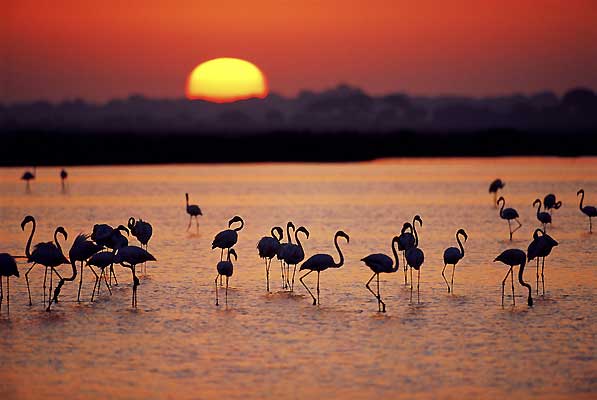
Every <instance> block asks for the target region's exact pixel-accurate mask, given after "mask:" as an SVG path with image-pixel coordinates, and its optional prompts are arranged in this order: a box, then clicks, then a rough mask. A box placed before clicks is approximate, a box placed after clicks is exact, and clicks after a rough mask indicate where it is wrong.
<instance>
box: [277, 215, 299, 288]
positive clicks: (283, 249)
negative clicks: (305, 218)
mask: <svg viewBox="0 0 597 400" xmlns="http://www.w3.org/2000/svg"><path fill="white" fill-rule="evenodd" d="M290 228H292V231H293V232H295V230H296V228H295V227H294V224H293V223H292V222H290V221H289V222H288V223H287V224H286V237H287V243H280V247H279V248H278V252H277V253H276V258H277V259H278V260H280V270H281V273H282V289H286V278H285V274H284V253H285V252H286V247H288V246H289V245H291V244H292V235H291V234H290Z"/></svg>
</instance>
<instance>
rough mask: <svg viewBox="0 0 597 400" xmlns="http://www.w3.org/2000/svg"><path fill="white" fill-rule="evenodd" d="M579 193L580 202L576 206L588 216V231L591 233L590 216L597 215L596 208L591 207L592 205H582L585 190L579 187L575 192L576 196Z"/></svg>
mask: <svg viewBox="0 0 597 400" xmlns="http://www.w3.org/2000/svg"><path fill="white" fill-rule="evenodd" d="M579 195H581V197H580V204H579V205H578V208H579V209H580V211H581V212H582V213H583V214H585V215H586V216H587V217H589V233H593V223H592V222H591V218H593V217H597V208H595V207H593V206H584V207H583V205H582V203H583V201H584V199H585V190H584V189H580V190H579V191H578V192H576V197H578V196H579Z"/></svg>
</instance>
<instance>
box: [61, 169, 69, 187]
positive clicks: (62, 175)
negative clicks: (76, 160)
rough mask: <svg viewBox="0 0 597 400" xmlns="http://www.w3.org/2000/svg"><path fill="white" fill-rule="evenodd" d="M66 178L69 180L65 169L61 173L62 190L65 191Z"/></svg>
mask: <svg viewBox="0 0 597 400" xmlns="http://www.w3.org/2000/svg"><path fill="white" fill-rule="evenodd" d="M66 178H68V172H66V170H65V169H64V168H62V170H61V171H60V183H61V184H62V190H63V191H64V187H65V183H66Z"/></svg>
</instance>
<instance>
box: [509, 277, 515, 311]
mask: <svg viewBox="0 0 597 400" xmlns="http://www.w3.org/2000/svg"><path fill="white" fill-rule="evenodd" d="M510 278H512V305H516V298H515V297H514V271H512V273H511V274H510Z"/></svg>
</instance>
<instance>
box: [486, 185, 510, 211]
mask: <svg viewBox="0 0 597 400" xmlns="http://www.w3.org/2000/svg"><path fill="white" fill-rule="evenodd" d="M504 186H506V183H505V182H504V181H502V180H501V179H496V180H494V181H493V182H491V183H490V184H489V193H493V204H494V207H496V208H497V203H496V200H495V199H496V197H497V192H498V190H500V189H503V188H504Z"/></svg>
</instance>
